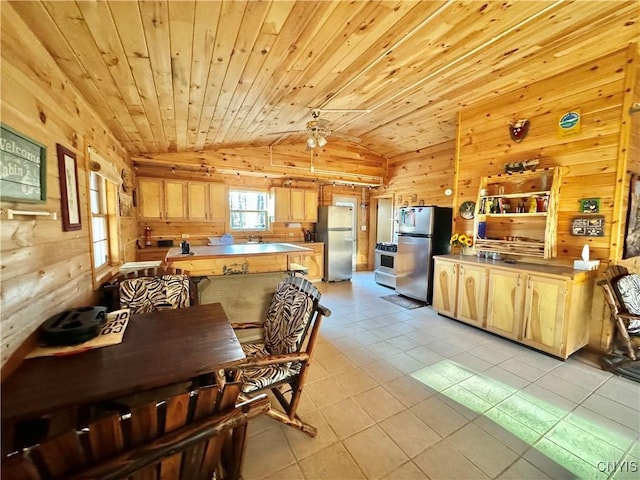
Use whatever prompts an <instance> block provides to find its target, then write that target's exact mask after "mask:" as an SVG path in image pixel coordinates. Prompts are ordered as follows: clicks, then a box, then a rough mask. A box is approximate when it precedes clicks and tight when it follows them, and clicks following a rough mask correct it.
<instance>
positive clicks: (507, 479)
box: [497, 458, 551, 480]
mask: <svg viewBox="0 0 640 480" xmlns="http://www.w3.org/2000/svg"><path fill="white" fill-rule="evenodd" d="M497 478H498V479H499V480H551V477H549V476H548V475H546V474H545V473H544V472H542V471H540V470H538V469H537V468H536V467H534V466H533V465H531V464H530V463H529V462H527V461H526V460H524V459H522V458H521V459H520V460H518V461H517V462H515V463H514V464H513V465H511V466H510V467H509V468H508V469H507V470H506V471H505V472H503V473H502V474H500V476H499V477H497Z"/></svg>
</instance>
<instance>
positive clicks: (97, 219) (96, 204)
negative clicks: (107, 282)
mask: <svg viewBox="0 0 640 480" xmlns="http://www.w3.org/2000/svg"><path fill="white" fill-rule="evenodd" d="M89 182H90V185H89V194H90V204H91V239H92V240H91V241H92V242H93V268H94V270H100V269H101V268H103V267H106V266H107V265H109V228H108V223H107V220H108V218H107V188H106V185H105V183H106V181H105V179H104V178H103V177H101V176H99V175H97V174H96V173H95V172H91V178H90V180H89Z"/></svg>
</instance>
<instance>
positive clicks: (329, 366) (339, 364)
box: [314, 353, 356, 375]
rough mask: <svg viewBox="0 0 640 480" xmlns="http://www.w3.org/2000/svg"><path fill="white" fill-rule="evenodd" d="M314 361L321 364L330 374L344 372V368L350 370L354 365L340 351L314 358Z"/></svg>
mask: <svg viewBox="0 0 640 480" xmlns="http://www.w3.org/2000/svg"><path fill="white" fill-rule="evenodd" d="M314 361H315V362H316V363H319V364H320V365H322V366H323V367H324V369H325V370H326V371H327V372H329V373H331V374H332V375H335V374H337V373H340V372H344V371H346V370H351V369H352V368H355V367H356V365H355V364H354V363H353V362H352V361H351V360H349V359H348V358H347V357H346V356H345V355H343V354H341V353H339V354H337V355H332V356H330V357H325V358H320V359H314Z"/></svg>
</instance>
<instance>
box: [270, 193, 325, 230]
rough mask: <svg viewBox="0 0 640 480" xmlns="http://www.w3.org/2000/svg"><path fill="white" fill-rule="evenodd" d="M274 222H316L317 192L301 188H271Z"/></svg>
mask: <svg viewBox="0 0 640 480" xmlns="http://www.w3.org/2000/svg"><path fill="white" fill-rule="evenodd" d="M271 195H272V201H273V206H274V217H273V221H274V222H317V221H318V192H317V191H316V190H305V189H301V188H286V187H273V188H272V189H271Z"/></svg>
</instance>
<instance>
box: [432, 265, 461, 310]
mask: <svg viewBox="0 0 640 480" xmlns="http://www.w3.org/2000/svg"><path fill="white" fill-rule="evenodd" d="M433 277H434V285H433V300H432V302H433V309H434V310H435V311H436V312H438V313H441V314H442V315H446V316H448V317H455V316H456V294H457V291H458V264H457V263H454V262H445V261H441V260H440V259H439V258H436V259H435V264H434V269H433Z"/></svg>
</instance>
